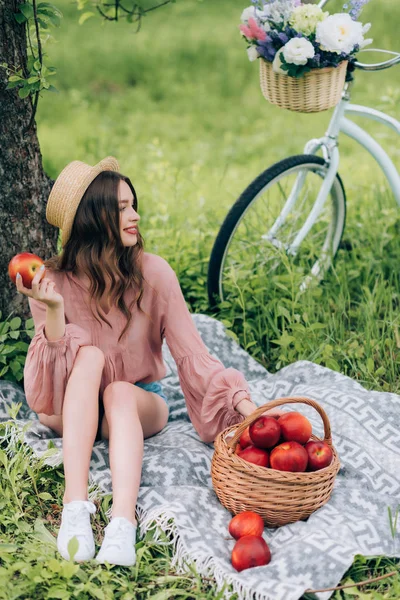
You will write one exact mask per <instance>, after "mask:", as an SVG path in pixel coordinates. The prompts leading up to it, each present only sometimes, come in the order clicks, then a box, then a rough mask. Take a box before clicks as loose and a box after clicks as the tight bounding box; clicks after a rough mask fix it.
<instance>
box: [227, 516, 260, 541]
mask: <svg viewBox="0 0 400 600" xmlns="http://www.w3.org/2000/svg"><path fill="white" fill-rule="evenodd" d="M228 530H229V533H230V534H231V536H232V537H234V538H235V540H238V539H239V538H241V537H243V536H244V535H261V534H262V532H263V531H264V521H263V520H262V517H260V515H258V514H257V513H255V512H253V511H252V510H245V511H244V512H241V513H239V514H238V515H236V516H234V517H233V519H231V520H230V522H229V525H228Z"/></svg>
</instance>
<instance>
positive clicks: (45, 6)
mask: <svg viewBox="0 0 400 600" xmlns="http://www.w3.org/2000/svg"><path fill="white" fill-rule="evenodd" d="M38 9H40V10H44V9H47V10H48V11H51V12H52V13H53V14H55V15H57V16H58V17H60V19H62V17H63V14H62V12H61V10H60V9H59V8H58V6H55V5H54V4H50V3H49V2H39V4H38Z"/></svg>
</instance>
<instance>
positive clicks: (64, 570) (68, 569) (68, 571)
mask: <svg viewBox="0 0 400 600" xmlns="http://www.w3.org/2000/svg"><path fill="white" fill-rule="evenodd" d="M72 542H74V548H75V545H76V550H74V548H73V550H74V552H73V553H72V552H71V548H72V544H71V543H72ZM70 546H71V548H70ZM78 547H79V542H78V540H77V539H76V537H73V538H72V539H71V540H70V541H69V543H68V552H69V555H70V557H71V562H66V563H64V564H63V565H62V567H61V570H60V575H61V577H65V579H71V577H73V576H74V575H75V573H76V572H77V571H79V568H80V567H79V565H76V564H74V563H73V562H72V561H73V559H74V556H75V554H76V553H77V551H78Z"/></svg>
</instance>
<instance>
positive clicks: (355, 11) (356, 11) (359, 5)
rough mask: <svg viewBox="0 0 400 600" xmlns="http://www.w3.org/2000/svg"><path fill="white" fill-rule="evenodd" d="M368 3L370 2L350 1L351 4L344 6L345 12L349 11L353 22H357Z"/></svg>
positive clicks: (367, 0)
mask: <svg viewBox="0 0 400 600" xmlns="http://www.w3.org/2000/svg"><path fill="white" fill-rule="evenodd" d="M368 2H369V0H349V2H346V4H344V5H343V10H345V11H348V12H349V15H350V16H351V18H352V19H353V21H356V20H357V19H358V17H359V16H360V13H361V11H362V9H363V8H364V6H365V5H366V4H368Z"/></svg>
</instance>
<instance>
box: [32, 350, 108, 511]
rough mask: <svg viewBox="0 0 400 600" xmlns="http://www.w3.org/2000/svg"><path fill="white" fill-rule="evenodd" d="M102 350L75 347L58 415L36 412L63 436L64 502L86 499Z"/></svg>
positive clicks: (96, 416)
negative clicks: (77, 349) (60, 412)
mask: <svg viewBox="0 0 400 600" xmlns="http://www.w3.org/2000/svg"><path fill="white" fill-rule="evenodd" d="M103 368H104V354H103V352H102V351H101V350H100V349H99V348H96V346H83V347H82V348H80V349H79V351H78V353H77V355H76V358H75V362H74V367H73V369H72V372H71V375H70V377H69V379H68V383H67V387H66V390H65V397H64V405H63V413H62V417H61V416H60V415H52V416H48V415H43V414H40V415H39V419H40V422H41V423H43V424H44V425H47V426H48V427H51V429H54V431H56V432H57V433H58V434H59V435H60V436H62V437H63V459H64V474H65V491H64V498H63V500H64V503H68V502H71V501H72V500H87V486H88V476H89V464H90V457H91V455H92V449H93V443H94V440H95V437H96V432H97V424H98V414H99V405H98V399H99V388H100V382H101V376H102V372H103Z"/></svg>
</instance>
